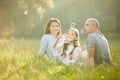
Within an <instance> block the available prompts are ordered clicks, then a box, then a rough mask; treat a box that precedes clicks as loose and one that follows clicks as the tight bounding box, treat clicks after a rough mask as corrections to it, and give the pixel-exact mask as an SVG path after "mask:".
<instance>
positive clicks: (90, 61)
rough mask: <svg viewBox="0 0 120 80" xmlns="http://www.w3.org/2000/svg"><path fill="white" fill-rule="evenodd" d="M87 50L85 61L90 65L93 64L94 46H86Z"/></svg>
mask: <svg viewBox="0 0 120 80" xmlns="http://www.w3.org/2000/svg"><path fill="white" fill-rule="evenodd" d="M87 51H88V58H87V63H88V65H90V66H93V65H94V52H95V48H87Z"/></svg>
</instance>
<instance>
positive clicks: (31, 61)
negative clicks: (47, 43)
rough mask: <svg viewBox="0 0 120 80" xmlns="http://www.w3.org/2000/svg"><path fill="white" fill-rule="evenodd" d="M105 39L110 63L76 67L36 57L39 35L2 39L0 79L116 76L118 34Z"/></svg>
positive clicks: (110, 79)
mask: <svg viewBox="0 0 120 80" xmlns="http://www.w3.org/2000/svg"><path fill="white" fill-rule="evenodd" d="M108 40H109V44H110V49H111V55H112V65H110V66H104V65H100V66H95V67H88V66H81V67H79V66H77V65H71V66H66V65H64V64H61V63H59V62H57V61H54V60H49V59H48V58H47V56H46V55H45V56H44V57H42V58H41V57H39V55H38V51H39V43H40V40H39V39H14V38H11V39H2V40H0V80H120V38H117V37H108ZM84 43H85V42H84V41H81V44H84Z"/></svg>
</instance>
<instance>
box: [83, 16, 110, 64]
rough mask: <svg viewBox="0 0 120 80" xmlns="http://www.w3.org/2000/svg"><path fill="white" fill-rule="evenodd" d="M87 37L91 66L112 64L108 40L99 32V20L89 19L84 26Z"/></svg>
mask: <svg viewBox="0 0 120 80" xmlns="http://www.w3.org/2000/svg"><path fill="white" fill-rule="evenodd" d="M84 29H85V33H86V34H88V36H87V46H86V48H87V51H88V59H87V62H88V64H89V65H94V64H95V65H99V64H103V63H105V64H110V63H111V56H110V49H109V45H108V41H107V39H106V38H105V37H104V35H103V34H102V33H101V32H100V31H99V30H98V29H99V22H98V20H97V19H94V18H89V19H87V20H86V22H85V25H84Z"/></svg>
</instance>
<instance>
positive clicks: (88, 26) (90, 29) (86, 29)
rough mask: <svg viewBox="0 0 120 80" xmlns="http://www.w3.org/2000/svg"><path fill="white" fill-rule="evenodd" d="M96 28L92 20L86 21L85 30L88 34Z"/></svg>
mask: <svg viewBox="0 0 120 80" xmlns="http://www.w3.org/2000/svg"><path fill="white" fill-rule="evenodd" d="M93 29H94V25H93V24H92V23H90V22H86V23H85V25H84V30H85V33H86V34H89V33H92V32H93Z"/></svg>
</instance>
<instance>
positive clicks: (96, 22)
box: [86, 18, 99, 28]
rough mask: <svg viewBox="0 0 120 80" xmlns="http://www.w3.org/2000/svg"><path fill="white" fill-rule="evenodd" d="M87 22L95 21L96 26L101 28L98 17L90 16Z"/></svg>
mask: <svg viewBox="0 0 120 80" xmlns="http://www.w3.org/2000/svg"><path fill="white" fill-rule="evenodd" d="M87 22H92V23H95V24H96V27H97V28H99V21H98V20H97V19H95V18H88V19H87V20H86V23H87Z"/></svg>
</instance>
